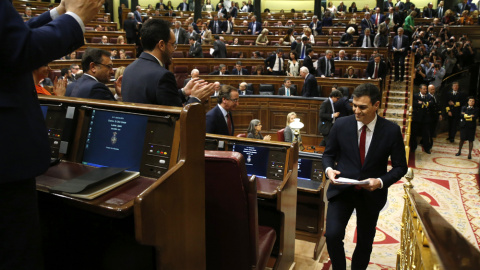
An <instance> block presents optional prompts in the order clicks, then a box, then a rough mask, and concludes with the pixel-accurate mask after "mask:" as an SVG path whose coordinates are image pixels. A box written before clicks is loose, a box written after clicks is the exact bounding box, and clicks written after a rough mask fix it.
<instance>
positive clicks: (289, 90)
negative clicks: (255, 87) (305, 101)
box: [278, 77, 297, 97]
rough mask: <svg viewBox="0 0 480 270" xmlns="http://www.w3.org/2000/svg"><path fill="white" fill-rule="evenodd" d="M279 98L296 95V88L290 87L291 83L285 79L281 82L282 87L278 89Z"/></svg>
mask: <svg viewBox="0 0 480 270" xmlns="http://www.w3.org/2000/svg"><path fill="white" fill-rule="evenodd" d="M278 95H279V96H287V97H289V96H296V95H297V88H296V87H295V86H294V85H292V81H291V80H290V79H289V78H288V77H287V78H285V80H284V81H283V86H282V87H280V89H278Z"/></svg>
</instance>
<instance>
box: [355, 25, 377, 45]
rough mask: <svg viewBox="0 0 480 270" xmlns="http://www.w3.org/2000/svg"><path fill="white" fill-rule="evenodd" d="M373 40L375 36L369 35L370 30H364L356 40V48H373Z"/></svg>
mask: <svg viewBox="0 0 480 270" xmlns="http://www.w3.org/2000/svg"><path fill="white" fill-rule="evenodd" d="M374 40H375V36H374V35H372V34H371V29H369V28H366V29H365V31H364V33H363V34H361V35H360V36H359V37H358V39H357V47H362V48H373V47H374V45H373V41H374Z"/></svg>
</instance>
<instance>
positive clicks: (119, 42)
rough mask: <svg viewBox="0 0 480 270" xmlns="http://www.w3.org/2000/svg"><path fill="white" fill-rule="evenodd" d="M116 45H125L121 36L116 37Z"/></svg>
mask: <svg viewBox="0 0 480 270" xmlns="http://www.w3.org/2000/svg"><path fill="white" fill-rule="evenodd" d="M117 44H125V38H124V37H123V36H118V37H117Z"/></svg>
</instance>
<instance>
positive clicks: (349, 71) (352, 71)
mask: <svg viewBox="0 0 480 270" xmlns="http://www.w3.org/2000/svg"><path fill="white" fill-rule="evenodd" d="M343 77H344V78H349V79H353V78H357V75H356V74H355V69H354V68H353V66H349V67H348V68H347V73H345V75H343Z"/></svg>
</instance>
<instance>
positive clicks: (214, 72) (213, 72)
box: [208, 69, 230, 75]
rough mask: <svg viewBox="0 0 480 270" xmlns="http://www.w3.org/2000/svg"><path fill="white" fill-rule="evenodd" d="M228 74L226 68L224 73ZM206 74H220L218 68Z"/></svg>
mask: <svg viewBox="0 0 480 270" xmlns="http://www.w3.org/2000/svg"><path fill="white" fill-rule="evenodd" d="M228 74H230V73H229V72H228V70H226V71H225V74H224V75H228ZM208 75H220V70H218V69H217V70H214V71H212V72H210V73H208Z"/></svg>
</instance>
